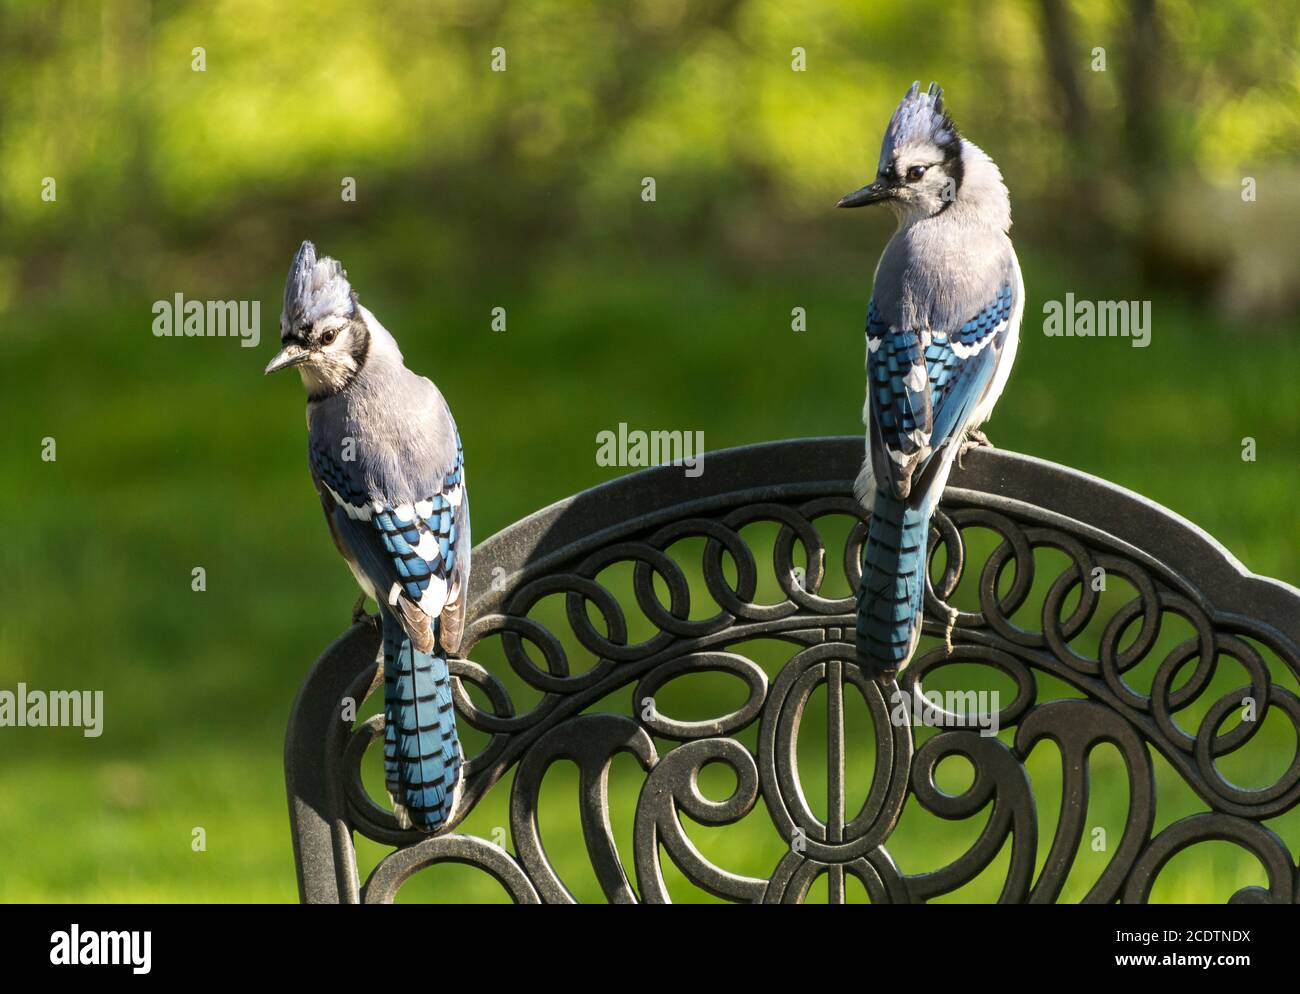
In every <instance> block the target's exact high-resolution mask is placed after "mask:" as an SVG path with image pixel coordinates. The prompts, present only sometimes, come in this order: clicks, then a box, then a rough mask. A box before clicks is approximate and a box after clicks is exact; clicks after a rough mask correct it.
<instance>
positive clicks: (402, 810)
mask: <svg viewBox="0 0 1300 994" xmlns="http://www.w3.org/2000/svg"><path fill="white" fill-rule="evenodd" d="M388 799H389V800H390V801H391V802H392V804H393V816H394V817H395V818H396V819H397V827H398V828H400V829H402V830H403V831H410V830H411V828H412V827H413V825H414V823H413V822H412V821H411V813H410V812H409V811H407V810H406V805H405V804H403V803H402V802H401V801H399V800H398V799H397V796H396V795H395V794H393V792H392V791H389V792H388Z"/></svg>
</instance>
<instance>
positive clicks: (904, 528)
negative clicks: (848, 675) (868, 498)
mask: <svg viewBox="0 0 1300 994" xmlns="http://www.w3.org/2000/svg"><path fill="white" fill-rule="evenodd" d="M931 510H932V509H931V508H930V507H929V502H928V501H924V502H922V505H921V506H920V507H911V506H909V505H908V503H907V501H903V500H899V499H898V498H897V497H895V496H894V495H893V494H890V493H887V492H886V491H884V490H877V491H876V503H875V506H874V507H873V509H872V512H871V526H870V528H869V529H868V532H867V546H866V553H865V555H864V557H863V563H862V586H861V587H860V588H859V589H858V663H859V665H860V666H862V668H863V669H865V670H866V671H867V672H868V673H871V674H872V675H875V674H881V673H884V674H893V673H896V672H897V671H898V670H899V669H901V668H902V667H904V666H906V665H907V662H908V660H909V659H910V658H911V655H912V650H913V649H914V648H915V647H916V638H917V635H918V633H919V631H920V628H921V615H922V613H923V611H924V608H925V569H926V542H927V541H928V540H929V537H930V514H931Z"/></svg>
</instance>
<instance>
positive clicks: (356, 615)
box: [352, 594, 379, 631]
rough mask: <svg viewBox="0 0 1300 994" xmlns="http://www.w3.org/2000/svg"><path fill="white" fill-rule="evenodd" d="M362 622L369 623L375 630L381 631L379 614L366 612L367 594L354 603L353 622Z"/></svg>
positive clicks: (356, 623)
mask: <svg viewBox="0 0 1300 994" xmlns="http://www.w3.org/2000/svg"><path fill="white" fill-rule="evenodd" d="M362 622H367V623H369V624H370V626H371V627H372V628H374V630H375V631H379V615H378V614H367V613H366V595H365V594H362V595H361V596H360V597H358V598H357V602H356V603H355V604H353V605H352V624H354V625H359V624H361V623H362Z"/></svg>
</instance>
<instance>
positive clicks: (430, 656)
mask: <svg viewBox="0 0 1300 994" xmlns="http://www.w3.org/2000/svg"><path fill="white" fill-rule="evenodd" d="M280 341H281V343H282V344H283V348H282V349H281V350H280V352H279V354H278V355H276V357H275V358H274V359H272V360H271V362H270V363H269V364H268V365H267V367H266V371H267V372H268V373H273V372H275V371H276V370H278V369H287V368H289V367H290V366H294V367H296V368H297V370H298V372H299V374H300V375H301V376H302V382H303V385H304V386H305V387H306V388H307V429H308V430H307V437H308V460H309V463H310V466H311V478H312V482H313V483H315V484H316V490H317V491H318V492H319V494H320V499H321V505H322V507H323V508H324V510H325V521H326V523H327V524H328V525H329V529H330V534H331V535H332V536H333V538H334V544H335V545H336V546H338V550H339V552H341V553H342V554H343V558H344V559H345V560H347V564H348V566H350V567H351V568H352V573H353V575H354V576H355V577H356V579H357V583H358V584H360V585H361V589H362V590H363V591H364V593H363V594H362V598H361V600H360V601H358V602H357V607H356V610H355V611H354V618H360V617H364V614H363V613H361V612H362V608H363V605H364V604H365V596H366V595H367V594H368V595H369V596H370V597H371V598H373V599H374V601H375V602H376V603H377V604H378V605H379V615H380V628H381V630H382V633H383V659H384V722H385V727H384V773H385V781H386V785H387V788H388V792H389V794H390V795H391V797H392V800H393V808H394V810H395V811H396V812H397V817H398V821H399V822H400V823H401V824H402V826H403V827H404V828H406V827H411V826H412V825H413V826H414V827H416V828H418V829H420V830H422V831H426V832H433V831H436V830H437V829H438V828H439V827H441V826H442V825H443V824H444V823H445V822H446V821H447V819H448V818H449V817H450V816H451V814H452V812H453V810H454V808H455V806H456V800H457V795H458V793H459V789H460V770H461V758H462V757H461V751H460V743H459V741H458V740H457V737H456V715H455V711H454V709H453V707H452V698H451V678H450V675H449V673H448V670H447V653H449V652H455V651H456V650H457V649H459V647H460V641H461V636H462V634H463V633H464V629H465V598H466V594H467V591H468V589H469V546H470V539H469V503H468V500H467V499H466V495H465V468H464V455H463V453H462V451H461V444H460V435H459V433H458V432H457V430H456V422H455V421H454V420H453V419H452V416H451V411H450V410H448V408H447V402H446V401H445V400H443V399H442V394H441V393H439V392H438V388H437V387H435V386H434V385H433V383H431V382H430V381H429V380H428V379H426V378H425V377H423V376H420V375H418V374H416V373H413V372H411V371H410V370H409V369H407V368H406V366H405V365H404V364H403V362H402V353H401V351H400V350H399V349H398V347H397V342H396V341H395V340H394V339H393V336H392V335H390V334H389V333H388V332H387V331H386V330H385V329H384V326H383V325H381V324H380V323H379V321H378V320H377V319H376V318H375V316H374V315H373V314H371V313H370V311H368V310H367V309H366V308H364V307H362V306H361V304H359V303H358V302H357V295H356V293H355V292H354V291H353V289H352V286H351V284H349V283H348V277H347V273H346V272H345V271H344V270H343V267H342V266H341V265H339V263H338V262H336V261H335V260H334V259H330V258H323V259H317V258H316V248H315V246H314V245H312V243H311V242H303V243H302V246H301V247H300V248H299V249H298V254H297V255H296V256H294V260H293V264H292V265H291V266H290V267H289V278H288V280H287V281H286V283H285V287H284V312H283V313H282V314H281V315H280Z"/></svg>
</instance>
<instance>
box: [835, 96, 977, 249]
mask: <svg viewBox="0 0 1300 994" xmlns="http://www.w3.org/2000/svg"><path fill="white" fill-rule="evenodd" d="M920 88H921V87H920V83H919V81H918V82H916V83H913V84H912V87H911V89H909V90H908V91H907V93H906V95H904V97H903V101H902V103H900V104H899V105H898V109H897V110H895V111H894V116H893V117H892V118H891V119H890V121H889V127H888V128H886V129H885V138H884V141H883V142H882V143H881V146H880V165H879V171H878V173H877V175H876V180H875V182H873V183H871V184H869V185H867V186H864V187H863V188H862V189H860V190H855V191H854V192H853V193H850V194H848V195H846V196H844V197H842V198H840V202H839V203H838V204H836V205H835V206H836V207H865V206H867V205H868V204H885V205H886V206H888V207H889V208H890V209H891V210H892V211H893V212H894V214H895V215H896V216H897V217H898V219H899V221H900V222H903V223H906V222H909V221H914V220H919V219H921V218H924V217H933V216H934V215H936V214H939V213H941V212H942V211H944V210H946V209H947V208H948V207H949V206H950V205H951V204H952V203H953V201H955V200H956V199H957V197H958V195H959V193H960V190H961V184H962V173H963V168H962V139H961V135H959V134H958V133H957V126H956V125H955V124H953V122H952V118H950V117H949V116H948V113H947V111H946V110H944V106H943V90H942V89H940V87H939V84H938V83H931V84H930V89H929V90H927V91H926V92H925V93H921V92H920Z"/></svg>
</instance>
